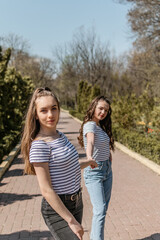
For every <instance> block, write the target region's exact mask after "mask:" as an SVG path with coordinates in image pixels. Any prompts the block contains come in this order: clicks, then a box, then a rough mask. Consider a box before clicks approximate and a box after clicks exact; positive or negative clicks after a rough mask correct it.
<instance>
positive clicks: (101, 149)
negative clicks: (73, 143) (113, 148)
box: [83, 121, 110, 161]
mask: <svg viewBox="0 0 160 240" xmlns="http://www.w3.org/2000/svg"><path fill="white" fill-rule="evenodd" d="M89 132H92V133H94V149H93V155H92V157H93V158H94V159H95V160H96V161H105V160H108V159H109V157H110V149H109V142H110V139H109V137H108V135H107V133H106V132H104V131H103V129H102V128H101V127H99V126H98V125H97V124H96V122H94V121H88V122H87V123H85V124H84V126H83V142H84V147H85V149H86V148H87V136H86V134H87V133H89Z"/></svg>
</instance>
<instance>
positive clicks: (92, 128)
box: [83, 122, 96, 136]
mask: <svg viewBox="0 0 160 240" xmlns="http://www.w3.org/2000/svg"><path fill="white" fill-rule="evenodd" d="M89 132H92V133H95V132H96V123H95V122H87V123H85V124H84V126H83V134H84V136H86V134H87V133H89Z"/></svg>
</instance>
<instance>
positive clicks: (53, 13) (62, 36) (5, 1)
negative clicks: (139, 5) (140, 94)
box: [0, 0, 133, 58]
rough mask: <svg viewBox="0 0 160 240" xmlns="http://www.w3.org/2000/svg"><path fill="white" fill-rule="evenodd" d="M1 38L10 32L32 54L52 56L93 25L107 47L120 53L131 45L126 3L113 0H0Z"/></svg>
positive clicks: (127, 49) (117, 53)
mask: <svg viewBox="0 0 160 240" xmlns="http://www.w3.org/2000/svg"><path fill="white" fill-rule="evenodd" d="M0 8H1V13H0V37H2V36H7V35H9V34H10V33H12V34H16V35H18V36H20V37H22V38H23V39H25V40H27V41H28V42H29V44H30V47H31V48H30V53H31V55H38V56H41V57H47V58H52V56H53V50H54V49H55V48H56V46H57V45H60V46H64V45H65V44H66V43H69V42H71V41H72V39H73V35H74V34H75V32H77V31H78V30H79V29H80V28H81V27H83V28H84V29H85V30H88V29H91V28H94V30H95V32H96V35H97V36H98V38H99V39H100V41H101V42H103V43H107V44H108V43H109V47H110V50H112V51H114V53H115V54H116V55H121V54H123V53H124V52H126V51H129V50H130V49H131V48H132V42H133V39H132V38H131V32H130V28H129V24H128V21H127V12H128V10H129V8H130V5H129V4H119V3H117V2H116V1H115V0H79V1H78V0H0Z"/></svg>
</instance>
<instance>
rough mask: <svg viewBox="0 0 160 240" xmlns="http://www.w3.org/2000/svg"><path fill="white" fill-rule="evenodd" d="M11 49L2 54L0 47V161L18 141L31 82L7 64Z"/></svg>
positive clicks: (31, 86) (31, 88) (31, 87)
mask: <svg viewBox="0 0 160 240" xmlns="http://www.w3.org/2000/svg"><path fill="white" fill-rule="evenodd" d="M10 56H11V50H10V49H7V50H6V51H5V52H4V53H3V54H2V49H1V47H0V136H1V138H0V148H1V149H0V162H1V161H2V158H3V156H4V155H5V154H8V153H9V151H10V150H11V149H12V148H13V147H14V146H15V145H16V144H17V143H18V141H19V136H20V132H21V128H22V121H23V116H24V113H25V110H26V107H27V105H28V100H29V96H30V94H31V92H32V90H33V84H32V81H31V79H29V78H28V77H22V76H21V74H20V73H18V72H17V71H16V70H15V68H11V67H9V66H8V64H9V61H10Z"/></svg>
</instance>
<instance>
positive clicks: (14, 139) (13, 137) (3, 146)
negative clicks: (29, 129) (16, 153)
mask: <svg viewBox="0 0 160 240" xmlns="http://www.w3.org/2000/svg"><path fill="white" fill-rule="evenodd" d="M19 140H20V132H19V131H11V132H10V134H9V135H7V136H5V137H3V138H2V140H1V141H0V156H1V158H0V162H1V161H2V156H3V157H4V156H5V155H7V154H8V153H9V152H10V151H11V150H12V149H13V148H14V147H15V146H16V144H17V143H18V141H19Z"/></svg>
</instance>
